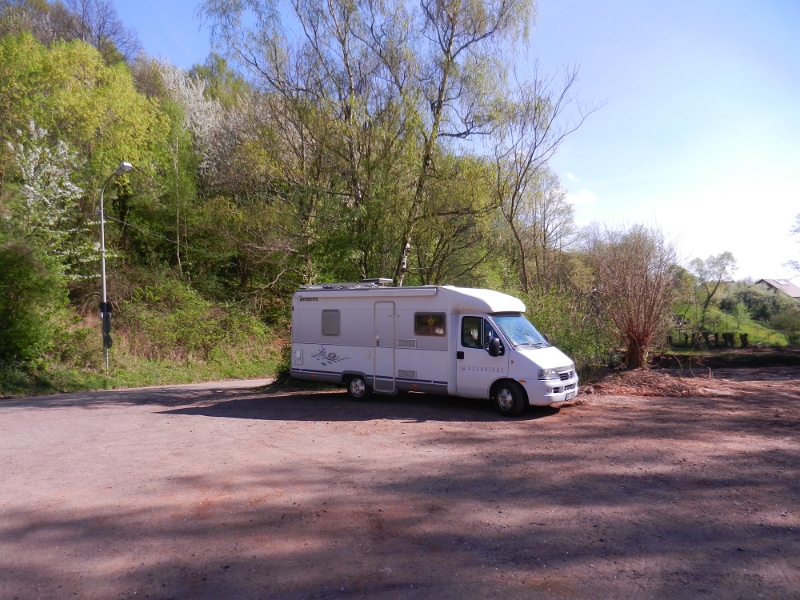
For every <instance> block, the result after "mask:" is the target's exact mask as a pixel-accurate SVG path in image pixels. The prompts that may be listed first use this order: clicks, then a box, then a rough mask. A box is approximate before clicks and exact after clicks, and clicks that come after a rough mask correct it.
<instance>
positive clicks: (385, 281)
mask: <svg viewBox="0 0 800 600" xmlns="http://www.w3.org/2000/svg"><path fill="white" fill-rule="evenodd" d="M361 283H371V284H373V285H377V286H380V287H391V285H392V283H394V282H393V281H392V280H391V279H389V278H388V277H375V278H372V279H362V280H361Z"/></svg>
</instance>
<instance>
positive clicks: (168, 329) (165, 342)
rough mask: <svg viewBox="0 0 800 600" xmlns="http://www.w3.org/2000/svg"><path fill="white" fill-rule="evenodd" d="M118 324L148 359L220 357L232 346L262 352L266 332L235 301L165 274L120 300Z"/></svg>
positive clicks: (135, 349)
mask: <svg viewBox="0 0 800 600" xmlns="http://www.w3.org/2000/svg"><path fill="white" fill-rule="evenodd" d="M117 324H118V329H119V331H120V333H121V334H124V335H125V336H126V337H127V339H128V343H129V345H130V351H131V352H132V353H133V354H135V355H137V356H141V357H144V358H148V359H151V360H178V361H187V360H192V361H224V360H227V359H229V358H233V357H232V356H231V351H233V350H236V351H245V352H250V353H252V355H253V356H254V357H259V356H265V355H266V353H268V352H270V351H271V349H270V348H269V347H268V344H267V343H266V342H267V338H268V337H269V335H268V334H269V332H268V331H267V329H266V327H265V326H264V325H263V323H261V321H259V320H258V319H256V318H254V317H252V316H250V315H248V314H246V313H245V312H243V311H241V310H239V309H237V308H236V307H234V306H224V307H222V306H219V305H217V304H215V303H213V302H210V301H208V300H206V299H204V298H203V297H201V296H200V295H199V294H198V293H197V292H196V291H195V290H193V289H192V288H190V287H188V286H187V285H185V284H184V283H183V282H181V281H178V280H174V279H165V280H162V281H160V282H158V283H155V284H154V285H148V286H144V287H141V288H139V289H137V290H135V291H134V292H133V294H132V296H131V298H130V300H128V301H125V302H123V303H122V306H121V307H120V310H119V313H118V319H117Z"/></svg>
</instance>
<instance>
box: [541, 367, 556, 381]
mask: <svg viewBox="0 0 800 600" xmlns="http://www.w3.org/2000/svg"><path fill="white" fill-rule="evenodd" d="M539 379H560V377H559V376H558V371H556V370H555V369H539Z"/></svg>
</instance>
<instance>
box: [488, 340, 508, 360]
mask: <svg viewBox="0 0 800 600" xmlns="http://www.w3.org/2000/svg"><path fill="white" fill-rule="evenodd" d="M505 353H506V349H505V348H503V344H502V342H500V338H492V340H491V341H490V342H489V356H503V355H504V354H505Z"/></svg>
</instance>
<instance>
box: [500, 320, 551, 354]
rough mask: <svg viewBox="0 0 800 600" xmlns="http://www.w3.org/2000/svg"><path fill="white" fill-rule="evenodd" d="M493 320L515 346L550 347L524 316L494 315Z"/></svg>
mask: <svg viewBox="0 0 800 600" xmlns="http://www.w3.org/2000/svg"><path fill="white" fill-rule="evenodd" d="M492 319H493V320H494V322H495V323H497V326H498V327H499V328H500V329H501V330H502V331H503V333H504V334H505V335H506V337H507V338H508V339H509V340H510V341H511V343H512V344H514V345H515V346H533V347H535V348H543V347H544V346H548V345H549V344H548V343H547V340H545V339H544V336H543V335H542V334H541V333H539V332H538V331H536V328H535V327H534V326H533V325H531V323H530V321H528V319H526V318H525V317H524V316H523V315H494V316H492Z"/></svg>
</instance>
